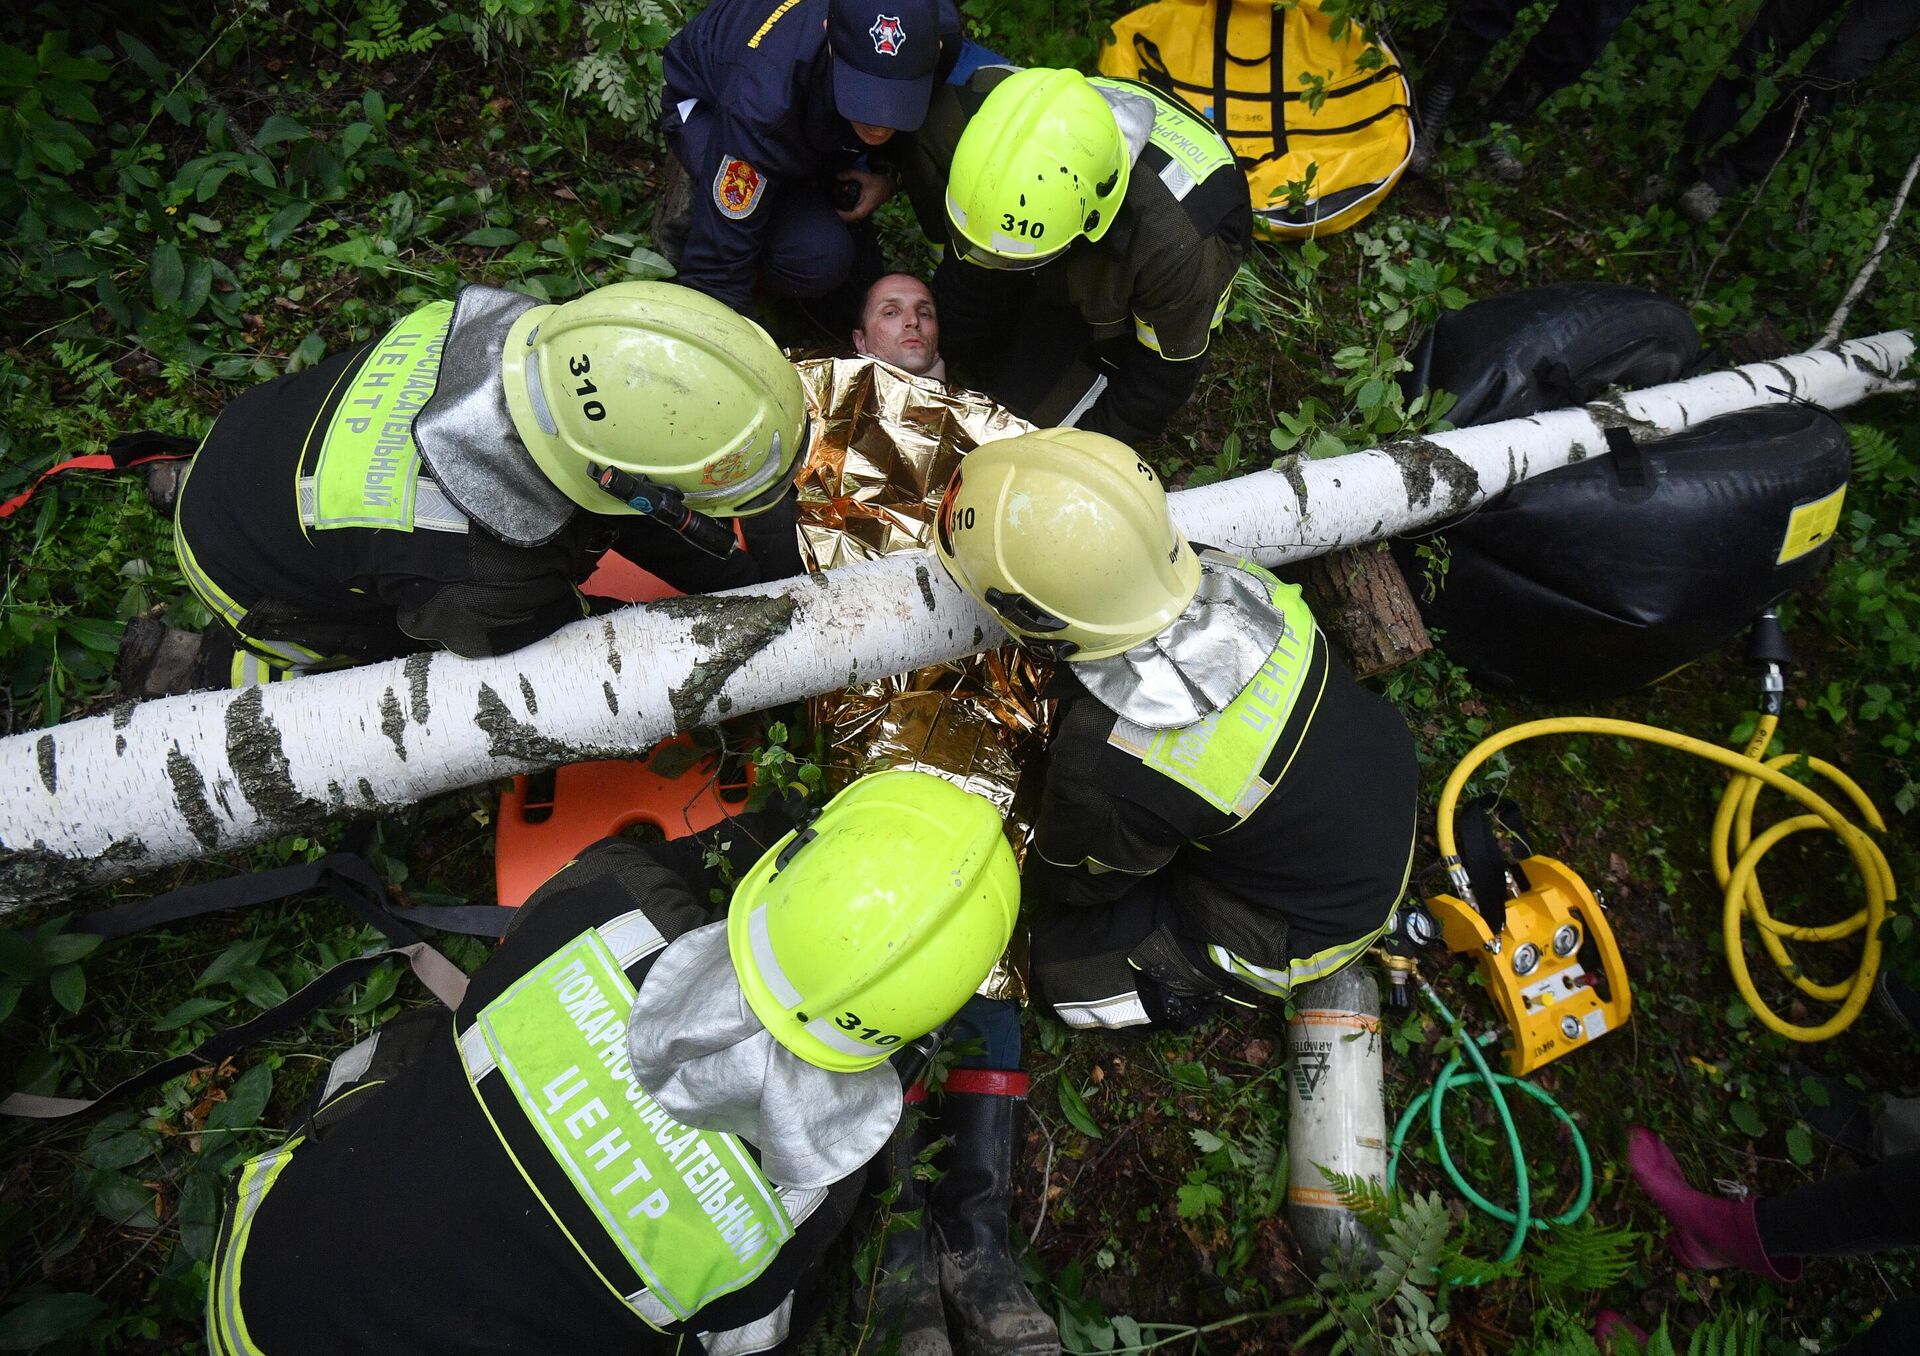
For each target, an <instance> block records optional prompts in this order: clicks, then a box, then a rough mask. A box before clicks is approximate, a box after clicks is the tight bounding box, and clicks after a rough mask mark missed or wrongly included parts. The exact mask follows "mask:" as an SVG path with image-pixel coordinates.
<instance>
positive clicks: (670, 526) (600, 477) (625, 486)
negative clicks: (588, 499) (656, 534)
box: [594, 466, 740, 560]
mask: <svg viewBox="0 0 1920 1356" xmlns="http://www.w3.org/2000/svg"><path fill="white" fill-rule="evenodd" d="M594 479H595V480H597V481H598V482H599V485H600V488H601V489H603V490H605V491H606V492H607V493H608V494H610V495H612V496H613V497H614V498H615V499H618V500H620V501H622V502H623V503H625V504H626V505H627V507H629V508H632V509H637V510H638V511H639V512H640V513H642V514H644V515H645V516H647V517H649V518H651V519H653V521H654V522H656V523H659V524H660V525H661V526H662V527H665V528H666V529H667V530H668V531H670V532H677V533H678V534H679V535H681V536H682V537H685V538H686V539H687V540H688V541H689V542H691V543H692V544H693V545H694V546H697V547H699V548H700V549H701V550H702V551H705V552H706V553H707V554H708V555H710V556H718V557H719V558H720V559H721V560H725V559H726V558H727V557H729V556H731V555H732V554H733V553H734V552H735V551H736V550H738V549H739V545H740V544H739V541H738V540H737V539H736V538H735V537H734V535H733V529H732V528H731V527H729V526H728V525H727V524H725V523H722V522H720V521H719V520H717V519H714V518H709V517H708V516H707V515H706V514H704V513H696V512H695V511H694V510H692V509H690V508H688V507H687V504H686V500H685V499H684V498H682V497H681V494H680V491H678V490H676V489H674V488H673V487H672V486H670V485H660V484H656V483H655V482H654V481H651V480H648V479H646V478H645V477H643V476H636V475H634V474H632V473H631V472H628V471H622V470H621V469H620V468H619V467H617V466H607V467H601V468H598V469H597V470H596V473H595V476H594Z"/></svg>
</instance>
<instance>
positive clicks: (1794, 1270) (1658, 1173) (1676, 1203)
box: [1627, 1125, 1801, 1283]
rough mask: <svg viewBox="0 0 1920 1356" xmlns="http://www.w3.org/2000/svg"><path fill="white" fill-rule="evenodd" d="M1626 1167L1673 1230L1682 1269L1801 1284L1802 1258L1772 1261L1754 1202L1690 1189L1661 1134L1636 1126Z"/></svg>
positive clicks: (1674, 1245)
mask: <svg viewBox="0 0 1920 1356" xmlns="http://www.w3.org/2000/svg"><path fill="white" fill-rule="evenodd" d="M1627 1168H1628V1170H1629V1171H1630V1172H1632V1173H1633V1180H1634V1181H1636V1182H1638V1183H1639V1184H1640V1189H1641V1190H1642V1191H1644V1192H1646V1193H1647V1195H1648V1196H1650V1197H1652V1198H1653V1203H1654V1204H1655V1205H1657V1206H1659V1207H1660V1213H1661V1214H1663V1215H1665V1216H1666V1217H1667V1222H1668V1223H1669V1224H1671V1225H1672V1226H1673V1236H1672V1247H1673V1255H1674V1257H1675V1258H1676V1259H1678V1261H1679V1263H1680V1265H1681V1266H1683V1267H1691V1268H1693V1269H1694V1270H1696V1271H1716V1270H1718V1269H1719V1268H1721V1267H1739V1268H1741V1269H1742V1270H1743V1271H1751V1272H1752V1273H1753V1274H1754V1275H1756V1276H1764V1277H1766V1278H1767V1279H1768V1280H1770V1281H1778V1282H1781V1283H1788V1282H1792V1281H1797V1280H1799V1279H1800V1270H1801V1267H1800V1261H1799V1259H1798V1258H1777V1259H1776V1258H1773V1257H1769V1256H1767V1250H1766V1248H1764V1247H1763V1246H1761V1243H1760V1225H1759V1222H1758V1220H1757V1219H1755V1217H1754V1205H1755V1202H1754V1200H1753V1199H1752V1198H1751V1197H1749V1198H1748V1199H1746V1200H1743V1201H1736V1200H1730V1199H1728V1198H1727V1197H1724V1196H1709V1195H1708V1194H1707V1193H1706V1192H1704V1191H1695V1190H1694V1189H1693V1188H1692V1187H1690V1186H1688V1185H1687V1179H1686V1176H1685V1175H1684V1174H1683V1173H1682V1172H1681V1171H1680V1162H1679V1160H1678V1159H1676V1158H1675V1157H1674V1156H1673V1150H1671V1149H1669V1148H1668V1147H1667V1146H1666V1145H1665V1144H1664V1143H1662V1142H1661V1139H1660V1137H1659V1136H1658V1135H1656V1134H1654V1133H1653V1131H1651V1130H1648V1129H1647V1128H1645V1127H1644V1126H1639V1125H1636V1126H1634V1127H1633V1129H1632V1130H1630V1131H1629V1132H1628V1135H1627Z"/></svg>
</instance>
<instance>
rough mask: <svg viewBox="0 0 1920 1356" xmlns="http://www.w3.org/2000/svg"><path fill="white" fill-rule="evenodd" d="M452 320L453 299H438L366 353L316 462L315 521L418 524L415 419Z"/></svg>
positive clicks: (326, 524) (434, 379) (435, 376)
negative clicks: (416, 513) (415, 486)
mask: <svg viewBox="0 0 1920 1356" xmlns="http://www.w3.org/2000/svg"><path fill="white" fill-rule="evenodd" d="M452 325H453V303H452V302H450V301H436V302H433V303H432V304H430V305H427V306H422V307H421V308H420V309H419V310H417V311H415V312H414V313H413V314H411V315H409V316H407V317H406V318H405V319H403V320H401V321H400V322H399V323H398V324H396V325H395V326H394V327H393V328H392V329H390V330H388V331H387V332H386V333H385V334H384V335H382V336H381V338H380V341H379V342H378V343H376V344H375V345H374V346H373V351H372V352H370V353H369V354H367V359H366V361H365V362H363V363H362V364H361V365H360V370H359V371H358V372H356V373H355V374H354V377H353V381H352V382H351V383H350V384H349V385H348V386H347V389H346V392H345V393H344V394H343V395H342V396H341V397H340V402H339V404H337V405H336V406H334V411H333V417H332V418H331V419H330V420H328V422H327V431H326V436H325V438H324V440H323V441H322V442H321V444H320V455H319V457H318V458H316V459H315V462H314V468H313V480H314V485H315V491H316V494H315V503H314V512H313V520H312V524H313V527H314V528H315V529H317V530H322V529H326V528H335V527H384V528H393V529H397V530H399V531H401V532H411V531H413V491H414V480H415V478H416V477H417V476H418V474H419V471H420V451H419V449H418V448H416V447H415V446H414V442H413V420H414V416H415V415H417V414H419V413H420V411H421V409H422V408H423V407H424V406H425V405H426V403H427V400H428V399H429V398H430V397H431V396H432V395H433V390H434V387H435V385H437V384H438V382H439V379H440V354H441V352H442V350H443V349H444V348H445V347H446V342H447V331H448V330H449V329H451V328H452ZM302 516H303V517H304V516H305V515H304V514H303V515H302Z"/></svg>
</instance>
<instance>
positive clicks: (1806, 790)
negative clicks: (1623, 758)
mask: <svg viewBox="0 0 1920 1356" xmlns="http://www.w3.org/2000/svg"><path fill="white" fill-rule="evenodd" d="M1778 724H1779V718H1778V717H1777V716H1773V715H1763V716H1761V717H1760V722H1759V724H1758V725H1757V726H1756V727H1755V728H1754V732H1753V738H1752V739H1751V740H1749V741H1748V743H1747V747H1746V751H1745V752H1743V753H1735V752H1734V751H1733V750H1731V749H1723V748H1721V747H1720V746H1719V745H1717V744H1709V743H1707V742H1706V741H1705V740H1702V739H1695V738H1693V737H1692V736H1690V735H1683V734H1679V733H1677V732H1676V731H1673V730H1663V729H1661V728H1659V727H1658V726H1656V725H1642V724H1640V723H1639V722H1638V721H1631V720H1612V719H1608V718H1606V717H1602V716H1560V717H1555V718H1553V719H1549V720H1531V721H1527V722H1526V723H1525V724H1522V725H1515V726H1511V727H1510V728H1508V729H1505V730H1502V731H1500V732H1499V733H1498V734H1495V735H1490V736H1489V737H1488V738H1486V739H1483V740H1481V741H1480V743H1479V744H1477V745H1475V746H1474V748H1473V750H1472V751H1471V752H1470V753H1468V754H1467V756H1466V757H1465V758H1463V759H1461V760H1460V764H1459V766H1457V767H1456V768H1454V770H1453V773H1452V775H1451V776H1449V777H1448V778H1447V783H1446V786H1445V787H1444V788H1442V790H1441V792H1440V808H1439V815H1438V818H1439V834H1440V852H1441V855H1442V856H1443V857H1444V858H1447V859H1449V860H1452V859H1454V858H1456V857H1457V856H1458V848H1457V847H1456V846H1455V843H1454V836H1453V815H1454V808H1455V806H1456V804H1457V803H1458V801H1459V799H1460V793H1461V791H1462V789H1463V788H1465V786H1466V784H1467V781H1468V779H1469V778H1471V777H1472V776H1473V774H1474V772H1475V771H1476V770H1478V768H1479V767H1480V765H1481V764H1482V763H1484V762H1486V760H1487V759H1488V758H1491V757H1492V756H1493V755H1494V754H1496V753H1498V752H1500V750H1502V749H1505V748H1510V747H1511V746H1513V745H1515V744H1519V743H1522V742H1524V741H1525V740H1529V739H1538V738H1540V737H1542V736H1544V735H1571V734H1596V735H1616V736H1618V737H1620V738H1624V739H1638V740H1641V741H1643V742H1645V743H1649V744H1658V745H1660V746H1662V747H1663V748H1669V749H1678V750H1680V751H1681V752H1682V753H1690V754H1692V755H1693V756H1694V757H1696V758H1704V759H1706V760H1707V761H1708V762H1713V763H1718V764H1720V766H1722V767H1724V768H1728V769H1730V770H1731V771H1732V772H1733V773H1734V777H1733V780H1732V781H1731V782H1729V783H1728V785H1727V790H1726V794H1724V795H1723V796H1721V798H1720V809H1719V812H1718V813H1717V814H1716V815H1715V816H1714V820H1713V837H1712V841H1711V851H1712V857H1713V874H1714V878H1715V879H1716V880H1718V881H1719V883H1720V887H1721V889H1722V891H1724V894H1723V897H1722V908H1721V916H1720V918H1721V932H1722V935H1723V937H1724V938H1725V941H1726V950H1727V963H1728V965H1729V966H1730V967H1731V968H1732V970H1733V984H1734V987H1735V988H1736V989H1738V990H1739V992H1740V997H1741V998H1742V999H1744V1000H1745V1001H1746V1004H1747V1006H1748V1007H1750V1008H1752V1009H1753V1013H1754V1015H1755V1016H1756V1017H1758V1018H1759V1019H1760V1021H1761V1023H1762V1024H1763V1025H1765V1026H1766V1027H1767V1028H1768V1029H1769V1030H1771V1031H1776V1032H1778V1033H1779V1034H1780V1035H1782V1036H1785V1037H1786V1038H1787V1039H1788V1040H1793V1041H1804V1042H1813V1041H1824V1040H1831V1039H1832V1038H1833V1037H1835V1036H1837V1035H1839V1034H1840V1033H1841V1032H1842V1031H1845V1030H1846V1029H1847V1028H1848V1027H1849V1026H1852V1025H1853V1022H1854V1019H1855V1018H1857V1017H1858V1016H1859V1015H1860V1009H1861V1008H1862V1007H1864V1006H1865V1005H1866V1002H1867V999H1868V997H1869V996H1870V995H1871V994H1872V992H1873V982H1874V978H1875V977H1876V976H1877V975H1878V974H1879V971H1880V926H1881V923H1882V922H1883V921H1884V920H1885V919H1886V916H1887V910H1888V908H1889V907H1890V906H1891V905H1892V903H1893V899H1894V894H1895V891H1894V884H1893V868H1892V867H1891V866H1889V865H1888V863H1887V856H1886V853H1884V852H1882V851H1881V850H1880V845H1879V844H1878V843H1876V842H1874V840H1873V839H1872V838H1870V837H1868V836H1867V833H1866V830H1865V829H1862V828H1861V827H1860V826H1859V825H1858V824H1856V823H1854V822H1853V821H1852V820H1850V819H1848V818H1847V817H1846V816H1845V815H1843V814H1841V813H1840V811H1839V810H1837V809H1835V808H1834V806H1833V804H1832V803H1831V802H1830V801H1828V800H1827V799H1826V798H1825V797H1823V796H1821V795H1820V794H1818V793H1817V792H1815V791H1814V790H1813V789H1812V788H1810V787H1808V786H1805V785H1803V784H1801V783H1800V782H1797V781H1795V780H1794V779H1793V778H1792V777H1789V776H1788V775H1787V774H1786V773H1785V772H1783V771H1781V769H1782V768H1784V767H1786V766H1788V765H1789V764H1792V763H1795V762H1799V761H1802V755H1799V754H1791V753H1783V754H1780V755H1778V756H1776V757H1773V758H1769V759H1766V760H1765V761H1762V756H1763V755H1764V754H1765V752H1766V750H1767V746H1768V745H1769V744H1770V743H1772V741H1773V732H1774V727H1775V726H1777V725H1778ZM1804 761H1805V764H1806V766H1807V767H1808V768H1809V769H1810V770H1812V771H1813V772H1816V773H1818V774H1819V775H1820V776H1822V777H1824V778H1826V779H1827V780H1828V781H1829V782H1831V783H1833V784H1834V785H1835V786H1838V787H1839V788H1840V789H1841V790H1842V791H1844V792H1845V793H1846V796H1847V799H1849V800H1851V801H1852V802H1853V805H1854V808H1855V809H1856V810H1857V811H1858V812H1859V814H1860V817H1861V818H1862V819H1864V820H1865V821H1866V823H1867V824H1868V826H1869V827H1871V828H1872V829H1873V830H1874V831H1875V832H1878V833H1885V832H1886V831H1887V823H1886V820H1885V819H1883V818H1882V817H1881V815H1880V811H1879V809H1878V808H1877V807H1875V805H1874V803H1873V802H1872V800H1870V799H1869V798H1868V797H1867V794H1866V792H1864V791H1862V790H1861V789H1860V787H1859V785H1858V784H1857V783H1856V782H1855V781H1854V780H1853V778H1851V777H1849V776H1848V775H1847V774H1846V773H1844V772H1842V771H1841V770H1840V769H1839V768H1837V767H1834V766H1833V765H1832V764H1831V763H1828V762H1825V761H1823V760H1821V759H1818V758H1810V757H1809V758H1805V759H1804ZM1762 786H1770V787H1772V788H1773V789H1774V790H1776V791H1779V792H1781V793H1783V794H1785V795H1787V796H1790V797H1792V798H1793V800H1794V801H1796V802H1797V803H1798V804H1799V805H1800V806H1801V807H1802V808H1804V809H1806V810H1807V811H1809V813H1807V814H1802V815H1795V816H1793V817H1792V818H1791V819H1783V820H1781V821H1780V822H1779V823H1778V824H1774V825H1772V826H1770V827H1768V828H1767V829H1765V830H1764V831H1762V832H1761V833H1760V835H1759V836H1758V837H1755V836H1754V834H1753V807H1754V802H1755V801H1756V800H1757V799H1758V797H1759V795H1760V788H1761V787H1762ZM1821 827H1824V828H1826V829H1828V830H1829V831H1831V832H1832V833H1834V834H1836V835H1837V836H1838V837H1839V839H1840V841H1841V842H1842V843H1844V844H1846V847H1847V851H1848V852H1849V853H1851V854H1852V856H1853V861H1854V866H1855V868H1856V869H1857V870H1858V872H1859V874H1860V883H1861V885H1862V887H1863V888H1864V890H1865V893H1866V904H1865V907H1863V908H1861V909H1860V910H1859V911H1858V912H1856V913H1854V914H1852V915H1851V916H1850V917H1848V918H1845V919H1843V920H1842V921H1840V922H1838V923H1829V924H1826V925H1824V926H1821V927H1807V926H1803V925H1801V924H1797V923H1783V922H1781V921H1780V920H1778V919H1776V918H1775V917H1774V916H1773V915H1772V914H1771V913H1769V912H1768V911H1767V901H1766V896H1765V895H1764V894H1763V893H1762V892H1761V889H1760V881H1759V877H1758V871H1759V866H1760V859H1761V858H1762V857H1764V856H1766V854H1767V853H1768V851H1770V850H1771V849H1772V847H1773V845H1774V844H1775V843H1778V842H1779V841H1780V840H1781V839H1783V838H1787V837H1789V836H1791V835H1793V834H1796V833H1799V832H1801V831H1802V830H1805V829H1813V828H1821ZM1749 922H1751V923H1752V924H1753V926H1754V928H1755V930H1756V931H1757V932H1758V933H1759V936H1760V944H1761V946H1762V947H1764V948H1765V949H1766V952H1767V954H1768V956H1770V957H1771V958H1772V960H1773V963H1774V965H1775V966H1776V967H1777V968H1778V969H1779V971H1780V973H1781V974H1783V975H1785V976H1786V977H1787V979H1788V980H1790V981H1791V982H1792V983H1793V985H1794V987H1795V988H1797V989H1799V990H1800V992H1802V993H1804V994H1806V995H1807V996H1808V997H1810V998H1817V999H1820V1000H1821V1001H1823V1002H1828V1003H1838V1004H1839V1005H1840V1008H1839V1011H1837V1012H1835V1013H1834V1014H1833V1015H1832V1016H1831V1017H1829V1018H1828V1019H1827V1020H1826V1021H1824V1022H1818V1023H1813V1024H1809V1025H1805V1026H1802V1025H1799V1024H1796V1023H1794V1022H1790V1021H1788V1020H1787V1019H1786V1018H1784V1017H1782V1016H1780V1015H1779V1014H1778V1013H1776V1012H1775V1011H1774V1010H1773V1009H1772V1008H1770V1007H1768V1006H1767V1004H1766V1003H1765V1001H1764V1000H1762V999H1761V997H1760V994H1759V992H1758V990H1756V989H1755V988H1754V984H1753V976H1752V974H1751V973H1750V972H1749V971H1748V969H1747V958H1746V951H1745V945H1744V938H1743V936H1742V934H1743V932H1744V930H1745V928H1746V925H1747V924H1748V923H1749ZM1861 932H1864V933H1865V940H1864V942H1863V943H1862V946H1861V953H1860V965H1859V968H1858V969H1856V970H1855V971H1854V972H1853V976H1852V978H1850V979H1847V980H1843V981H1842V982H1840V983H1838V984H1821V983H1817V982H1816V981H1814V980H1811V979H1809V978H1807V976H1805V975H1804V974H1802V973H1801V972H1800V967H1799V965H1798V964H1797V963H1796V962H1795V961H1794V959H1793V955H1792V953H1791V952H1790V951H1789V950H1788V949H1787V943H1788V942H1789V941H1793V942H1831V941H1840V940H1843V939H1845V938H1848V937H1851V936H1853V935H1854V934H1855V933H1861Z"/></svg>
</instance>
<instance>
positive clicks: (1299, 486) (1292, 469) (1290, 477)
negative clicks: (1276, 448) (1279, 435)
mask: <svg viewBox="0 0 1920 1356" xmlns="http://www.w3.org/2000/svg"><path fill="white" fill-rule="evenodd" d="M1273 469H1274V470H1276V471H1278V472H1279V473H1280V474H1281V475H1283V476H1285V477H1286V479H1287V484H1289V485H1291V486H1293V497H1294V498H1295V499H1297V500H1299V501H1300V521H1301V522H1303V523H1304V522H1306V521H1307V519H1308V517H1310V516H1311V515H1310V514H1308V512H1307V473H1306V472H1305V471H1303V470H1301V469H1300V456H1299V454H1298V453H1294V454H1293V455H1291V456H1286V457H1282V458H1280V460H1279V461H1278V462H1276V463H1275V464H1274V468H1273Z"/></svg>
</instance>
